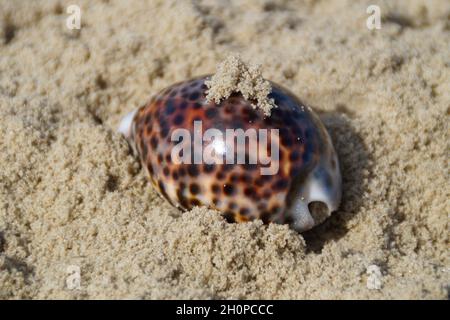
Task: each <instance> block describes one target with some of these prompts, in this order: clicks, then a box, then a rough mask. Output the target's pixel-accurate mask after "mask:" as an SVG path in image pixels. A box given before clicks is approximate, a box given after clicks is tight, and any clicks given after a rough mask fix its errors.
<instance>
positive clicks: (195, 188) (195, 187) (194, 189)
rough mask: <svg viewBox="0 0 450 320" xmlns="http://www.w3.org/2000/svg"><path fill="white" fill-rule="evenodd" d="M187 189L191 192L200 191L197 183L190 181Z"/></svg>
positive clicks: (196, 192)
mask: <svg viewBox="0 0 450 320" xmlns="http://www.w3.org/2000/svg"><path fill="white" fill-rule="evenodd" d="M189 190H190V191H191V193H192V194H198V193H199V192H200V187H199V186H198V184H196V183H192V184H191V185H190V186H189Z"/></svg>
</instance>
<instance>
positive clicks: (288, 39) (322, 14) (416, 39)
mask: <svg viewBox="0 0 450 320" xmlns="http://www.w3.org/2000/svg"><path fill="white" fill-rule="evenodd" d="M69 4H78V5H79V6H80V8H81V10H82V11H81V29H80V30H69V29H68V28H67V27H66V19H67V17H68V16H69V15H68V14H67V13H66V8H67V6H68V5H69ZM370 4H377V5H379V6H380V8H381V14H382V25H381V29H380V30H368V29H367V27H366V19H367V18H368V16H369V15H368V14H367V13H366V8H367V6H368V5H370ZM449 17H450V2H449V1H445V0H442V1H440V0H436V1H428V0H412V1H407V0H405V1H379V0H370V1H343V0H331V1H314V0H307V1H266V0H264V1H225V0H224V1H217V2H216V1H206V0H205V1H156V0H155V1H138V0H136V1H125V0H124V1H119V0H117V1H116V0H110V1H107V0H105V1H82V0H75V1H69V2H66V1H58V0H51V1H25V0H22V1H13V0H1V1H0V137H1V138H0V298H14V299H19V298H77V299H94V298H146V299H154V298H163V299H174V298H243V299H245V298H265V299H271V298H276V299H279V298H283V299H291V298H295V299H303V298H307V299H313V298H332V299H349V298H370V299H381V298H389V299H391V298H394V299H403V298H406V299H410V298H418V299H445V298H447V296H448V285H449V280H450V279H449V271H450V265H449V254H448V248H449V247H448V234H449V229H448V214H449V211H450V210H449V209H450V202H449V195H450V188H449V182H448V179H449V172H448V169H449V168H448V151H449V141H450V134H449V126H448V123H449V120H448V117H449V110H450V109H449V108H450V32H449V30H450V22H449ZM229 53H239V54H241V56H242V57H243V58H244V59H246V60H247V61H250V62H252V63H261V64H262V66H263V74H264V76H265V77H266V78H267V79H270V80H273V81H275V82H278V83H280V84H281V85H283V86H285V87H287V88H290V89H291V90H292V91H293V92H295V93H296V94H297V95H298V96H299V97H300V98H301V99H302V100H304V102H306V103H307V104H309V105H310V106H312V107H313V108H315V109H316V110H317V111H319V112H320V114H321V117H322V119H323V121H324V123H325V124H326V127H327V128H328V130H329V131H330V133H331V136H332V139H333V141H334V143H335V146H336V149H337V152H338V154H339V157H340V162H341V168H342V174H343V179H344V194H343V203H342V206H341V210H340V211H339V212H337V213H336V214H334V215H333V216H332V218H330V219H329V220H327V222H326V223H325V224H323V225H321V226H320V227H318V228H316V229H314V230H313V231H310V232H307V233H305V234H303V235H299V234H297V233H295V232H294V231H291V230H289V229H288V228H287V227H286V226H280V225H269V226H264V225H262V223H261V222H260V221H256V222H253V223H247V224H228V223H226V222H225V221H224V219H223V218H222V217H221V216H220V215H218V214H217V213H216V212H213V211H209V210H206V209H195V210H192V211H191V212H188V213H185V214H182V215H181V214H180V213H179V212H178V211H177V210H175V209H173V208H172V207H170V205H168V204H167V203H166V202H165V201H163V200H161V199H160V198H159V197H158V196H157V195H156V193H155V191H154V190H153V189H152V187H151V186H150V185H149V183H147V182H146V178H145V176H144V173H143V170H141V169H140V165H139V163H138V162H137V161H136V160H135V159H134V158H133V156H132V155H131V153H130V152H129V148H128V146H127V144H126V142H125V140H124V139H123V138H122V137H121V136H120V135H119V134H117V133H115V128H116V127H117V125H118V122H119V120H120V118H121V117H122V116H123V115H125V114H126V113H127V112H129V111H131V110H133V109H134V108H136V107H137V106H140V105H141V104H142V103H144V102H145V101H146V100H147V99H148V98H149V96H150V95H151V94H152V93H154V92H156V91H157V90H159V89H162V88H164V87H166V86H168V85H171V84H172V83H174V82H176V81H182V80H185V79H187V78H189V77H192V76H197V75H202V74H206V73H211V72H214V70H215V67H216V65H217V63H218V62H220V61H222V59H223V58H224V57H225V56H226V55H227V54H229ZM374 266H375V267H374ZM77 268H79V270H80V279H81V282H80V286H79V287H75V289H74V288H73V286H72V285H73V282H70V281H71V279H73V276H74V273H73V272H75V273H76V270H77ZM368 268H369V273H368V271H367V270H368ZM74 270H75V271H74ZM370 270H375V271H376V272H374V273H373V274H370ZM378 271H379V273H378ZM71 277H72V278H71ZM374 283H375V285H374ZM71 284H72V285H71ZM368 284H369V286H368ZM368 287H369V288H372V289H369V288H368ZM374 287H376V288H378V289H374Z"/></svg>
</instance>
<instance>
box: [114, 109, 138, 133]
mask: <svg viewBox="0 0 450 320" xmlns="http://www.w3.org/2000/svg"><path fill="white" fill-rule="evenodd" d="M136 112H137V110H133V111H131V112H129V113H128V114H127V115H126V116H125V117H124V118H123V119H122V120H121V121H120V124H119V127H118V128H117V131H118V132H120V133H121V134H123V135H124V136H125V138H127V139H129V138H130V137H131V133H132V124H133V120H134V116H135V114H136Z"/></svg>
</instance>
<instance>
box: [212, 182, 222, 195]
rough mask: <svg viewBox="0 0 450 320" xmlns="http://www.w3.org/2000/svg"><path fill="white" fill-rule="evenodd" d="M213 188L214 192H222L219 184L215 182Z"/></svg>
mask: <svg viewBox="0 0 450 320" xmlns="http://www.w3.org/2000/svg"><path fill="white" fill-rule="evenodd" d="M211 190H212V192H214V193H219V192H220V187H219V185H217V184H213V185H212V186H211Z"/></svg>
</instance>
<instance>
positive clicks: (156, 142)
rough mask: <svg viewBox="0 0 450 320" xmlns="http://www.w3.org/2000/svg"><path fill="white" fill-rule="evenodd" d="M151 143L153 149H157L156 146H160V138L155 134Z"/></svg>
mask: <svg viewBox="0 0 450 320" xmlns="http://www.w3.org/2000/svg"><path fill="white" fill-rule="evenodd" d="M150 144H151V146H152V149H153V150H156V147H157V146H158V139H157V138H156V137H155V136H153V137H151V139H150Z"/></svg>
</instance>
